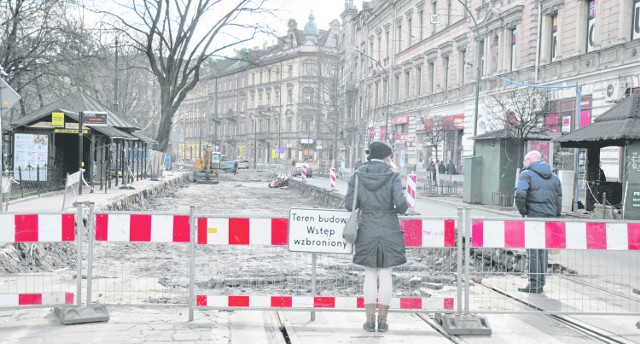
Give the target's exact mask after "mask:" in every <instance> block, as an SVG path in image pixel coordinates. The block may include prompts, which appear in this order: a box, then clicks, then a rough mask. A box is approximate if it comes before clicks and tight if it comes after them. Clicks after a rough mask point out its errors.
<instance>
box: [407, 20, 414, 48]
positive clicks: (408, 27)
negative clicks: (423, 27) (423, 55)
mask: <svg viewBox="0 0 640 344" xmlns="http://www.w3.org/2000/svg"><path fill="white" fill-rule="evenodd" d="M411 26H412V25H411V18H409V19H407V31H408V32H407V33H408V37H407V39H408V41H409V46H411V45H413V30H412V27H411Z"/></svg>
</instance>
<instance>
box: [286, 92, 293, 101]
mask: <svg viewBox="0 0 640 344" xmlns="http://www.w3.org/2000/svg"><path fill="white" fill-rule="evenodd" d="M287 104H293V90H292V89H288V90H287Z"/></svg>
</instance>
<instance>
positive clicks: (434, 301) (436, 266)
mask: <svg viewBox="0 0 640 344" xmlns="http://www.w3.org/2000/svg"><path fill="white" fill-rule="evenodd" d="M287 226H288V218H286V217H279V218H278V217H275V218H271V217H259V216H252V217H250V218H247V217H223V216H216V215H198V216H197V243H198V246H197V249H196V252H195V281H194V283H195V289H196V290H195V295H196V296H195V297H196V307H198V308H215V309H238V308H242V309H246V308H251V309H274V308H276V309H294V310H312V309H315V310H318V309H322V310H357V309H359V308H363V307H364V301H363V298H362V295H363V291H362V283H363V273H364V270H363V269H362V268H361V267H359V266H357V265H355V264H353V263H352V256H351V255H348V254H324V253H323V254H319V253H301V252H291V251H289V250H288V247H287V233H288V227H287ZM401 226H402V229H403V230H404V231H405V241H406V245H407V252H406V254H407V260H408V262H407V263H406V264H404V265H401V266H399V267H395V268H393V283H394V295H393V300H392V302H391V308H392V309H394V310H405V311H409V310H413V311H415V310H417V309H429V310H431V311H441V312H452V311H453V308H454V305H455V296H456V293H457V289H456V286H455V283H454V281H455V279H456V271H457V267H458V264H457V262H456V260H457V253H456V252H455V221H454V220H451V219H437V218H435V219H434V218H424V219H423V218H414V217H411V218H405V219H402V220H401ZM314 280H315V287H314V285H313V281H314Z"/></svg>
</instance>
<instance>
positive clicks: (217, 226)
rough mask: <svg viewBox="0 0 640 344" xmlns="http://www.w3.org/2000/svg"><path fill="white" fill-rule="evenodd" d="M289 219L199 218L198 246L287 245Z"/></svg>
mask: <svg viewBox="0 0 640 344" xmlns="http://www.w3.org/2000/svg"><path fill="white" fill-rule="evenodd" d="M288 234H289V219H287V218H234V217H230V218H204V217H201V218H198V244H202V245H205V244H208V245H267V246H268V245H278V246H280V245H287V244H288Z"/></svg>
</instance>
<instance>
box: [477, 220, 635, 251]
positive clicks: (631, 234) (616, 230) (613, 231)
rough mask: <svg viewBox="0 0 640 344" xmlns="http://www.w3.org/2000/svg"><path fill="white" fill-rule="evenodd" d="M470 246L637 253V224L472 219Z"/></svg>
mask: <svg viewBox="0 0 640 344" xmlns="http://www.w3.org/2000/svg"><path fill="white" fill-rule="evenodd" d="M471 243H472V247H477V248H480V247H490V248H532V249H568V250H617V251H630V250H640V223H605V222H561V221H482V220H474V221H473V222H472V231H471Z"/></svg>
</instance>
